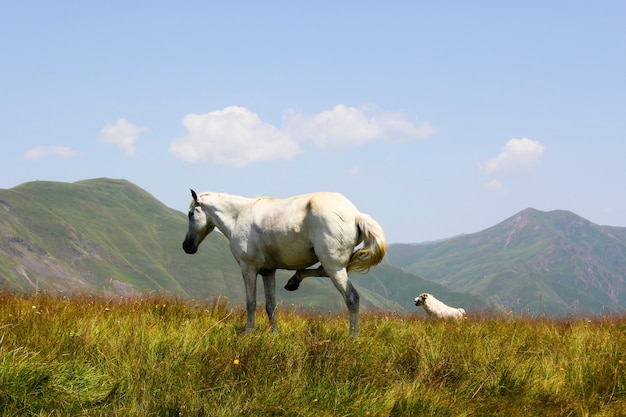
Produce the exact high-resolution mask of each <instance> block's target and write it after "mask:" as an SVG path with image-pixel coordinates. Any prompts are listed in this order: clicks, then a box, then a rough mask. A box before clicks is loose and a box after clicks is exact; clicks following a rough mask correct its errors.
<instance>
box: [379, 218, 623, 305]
mask: <svg viewBox="0 0 626 417" xmlns="http://www.w3.org/2000/svg"><path fill="white" fill-rule="evenodd" d="M387 262H390V263H391V264H393V265H396V266H398V267H401V268H403V269H405V270H406V271H409V272H414V273H419V274H420V275H421V276H422V277H424V278H426V279H428V280H432V281H435V282H438V283H440V284H442V285H445V286H446V287H448V288H450V289H453V290H455V291H460V292H470V293H473V294H480V295H482V296H486V297H489V298H491V299H493V300H495V301H497V302H498V303H501V304H503V305H505V306H507V307H508V308H510V309H512V310H513V311H516V312H517V313H531V314H544V313H545V314H549V315H565V314H573V313H585V314H586V313H605V312H615V311H623V310H624V308H625V307H626V228H624V227H609V226H599V225H597V224H594V223H592V222H590V221H588V220H585V219H583V218H582V217H580V216H577V215H576V214H574V213H572V212H569V211H562V210H556V211H550V212H541V211H538V210H535V209H532V208H528V209H526V210H524V211H522V212H520V213H518V214H516V215H514V216H512V217H510V218H508V219H506V220H505V221H503V222H502V223H500V224H498V225H496V226H493V227H491V228H489V229H486V230H483V231H481V232H478V233H473V234H469V235H463V236H457V237H454V238H451V239H447V240H444V241H439V242H434V243H428V244H416V245H404V244H398V245H392V246H391V248H390V250H389V255H388V257H387Z"/></svg>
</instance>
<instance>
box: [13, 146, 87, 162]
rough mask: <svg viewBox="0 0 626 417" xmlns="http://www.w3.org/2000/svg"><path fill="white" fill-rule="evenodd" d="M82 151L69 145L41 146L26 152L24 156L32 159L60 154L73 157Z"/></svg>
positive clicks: (36, 159) (64, 156)
mask: <svg viewBox="0 0 626 417" xmlns="http://www.w3.org/2000/svg"><path fill="white" fill-rule="evenodd" d="M79 154H80V152H78V151H75V150H73V149H71V148H68V147H67V146H39V147H37V148H33V149H31V150H29V151H28V152H26V153H25V154H24V158H25V159H28V160H30V161H38V160H40V159H42V158H46V157H48V156H60V157H62V158H71V157H73V156H78V155H79Z"/></svg>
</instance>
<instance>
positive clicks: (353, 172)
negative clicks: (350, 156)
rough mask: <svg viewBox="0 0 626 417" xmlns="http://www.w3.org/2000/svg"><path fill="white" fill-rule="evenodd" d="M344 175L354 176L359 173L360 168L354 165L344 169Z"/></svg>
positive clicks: (357, 175)
mask: <svg viewBox="0 0 626 417" xmlns="http://www.w3.org/2000/svg"><path fill="white" fill-rule="evenodd" d="M346 175H347V176H348V177H350V178H356V177H359V176H360V175H361V168H359V167H357V166H355V167H352V168H349V169H347V170H346Z"/></svg>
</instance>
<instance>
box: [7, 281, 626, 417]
mask: <svg viewBox="0 0 626 417" xmlns="http://www.w3.org/2000/svg"><path fill="white" fill-rule="evenodd" d="M262 317H263V316H261V315H260V318H261V319H260V320H259V328H258V329H257V330H256V331H254V332H253V333H251V334H242V330H243V328H244V323H245V313H244V310H243V309H239V308H232V307H231V306H230V305H229V304H227V303H226V302H224V300H223V299H220V300H215V301H214V302H213V303H199V302H197V301H192V300H187V301H183V300H181V299H178V298H171V297H162V296H149V297H143V298H142V297H122V296H109V297H105V296H102V295H100V296H92V295H85V296H81V297H78V298H73V297H66V296H65V295H63V294H58V295H51V294H48V295H35V296H28V297H16V296H13V295H9V294H6V293H5V294H2V293H0V414H1V415H2V416H44V415H45V416H68V415H80V416H116V415H118V416H142V417H143V416H183V417H184V416H218V417H219V416H234V415H243V416H329V417H330V416H338V415H340V416H476V415H480V416H503V415H506V416H524V417H526V416H542V417H545V416H572V417H574V416H589V415H594V416H619V415H624V414H626V317H625V316H623V315H622V316H603V317H596V318H594V319H592V320H587V319H583V318H573V317H572V318H569V319H567V320H550V319H545V318H544V319H539V318H528V317H527V318H523V317H513V316H510V317H481V316H475V315H470V317H469V318H468V320H466V321H462V322H447V323H444V322H432V321H428V320H425V319H423V318H420V317H418V316H417V315H415V314H410V315H409V314H382V313H374V312H369V313H365V314H363V317H362V323H361V336H360V337H359V338H356V339H354V338H351V337H348V336H347V334H348V328H347V320H346V317H343V315H341V316H337V315H333V314H321V313H311V312H309V313H304V312H301V311H298V310H294V309H281V310H280V311H279V317H280V320H279V329H278V331H277V332H276V333H270V332H268V330H267V321H266V320H264V319H263V318H262Z"/></svg>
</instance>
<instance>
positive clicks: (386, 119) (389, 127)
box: [284, 104, 437, 149]
mask: <svg viewBox="0 0 626 417" xmlns="http://www.w3.org/2000/svg"><path fill="white" fill-rule="evenodd" d="M370 113H371V112H370V111H368V109H366V108H356V107H347V106H344V105H342V104H339V105H337V106H335V107H334V108H332V109H331V110H324V111H322V112H320V113H317V114H315V115H312V116H310V115H304V114H299V113H296V112H294V111H289V112H287V113H286V114H285V116H284V126H285V131H286V132H288V133H289V134H290V135H291V136H292V137H294V138H296V139H297V140H298V141H300V142H311V143H312V144H313V145H314V146H316V147H318V148H320V149H345V148H352V147H356V146H359V145H362V144H364V143H368V142H374V141H381V140H391V139H414V138H426V137H429V136H432V135H434V134H435V133H436V132H437V130H436V129H435V128H434V127H433V126H431V125H430V124H429V123H428V122H424V123H422V124H421V125H419V126H415V125H414V124H413V123H412V122H410V121H408V120H406V119H404V118H403V117H402V114H401V113H389V112H386V113H385V112H383V113H378V114H370Z"/></svg>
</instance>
